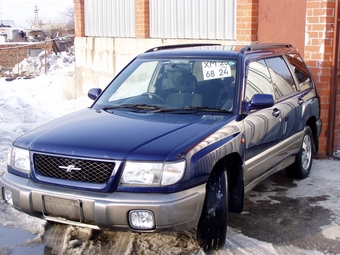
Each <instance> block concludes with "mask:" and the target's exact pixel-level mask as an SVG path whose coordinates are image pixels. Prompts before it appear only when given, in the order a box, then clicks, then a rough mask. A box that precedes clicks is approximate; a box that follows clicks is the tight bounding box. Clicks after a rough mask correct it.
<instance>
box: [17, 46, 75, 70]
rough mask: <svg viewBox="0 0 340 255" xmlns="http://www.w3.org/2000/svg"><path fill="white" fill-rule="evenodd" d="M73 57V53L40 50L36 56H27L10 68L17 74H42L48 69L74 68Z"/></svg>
mask: <svg viewBox="0 0 340 255" xmlns="http://www.w3.org/2000/svg"><path fill="white" fill-rule="evenodd" d="M74 62H75V58H74V56H73V55H71V54H69V53H66V52H61V53H58V54H57V55H56V54H55V53H51V54H49V53H47V51H42V52H41V53H40V54H39V55H38V56H37V57H28V58H26V59H24V60H23V61H22V62H20V63H19V64H16V65H15V67H14V68H13V69H12V73H13V74H17V75H42V74H45V73H47V72H50V71H54V70H58V69H64V68H68V67H72V68H74Z"/></svg>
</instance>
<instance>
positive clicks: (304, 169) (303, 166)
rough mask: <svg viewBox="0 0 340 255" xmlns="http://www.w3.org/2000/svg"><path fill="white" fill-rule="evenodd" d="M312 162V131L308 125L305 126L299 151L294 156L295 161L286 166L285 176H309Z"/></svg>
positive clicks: (297, 177)
mask: <svg viewBox="0 0 340 255" xmlns="http://www.w3.org/2000/svg"><path fill="white" fill-rule="evenodd" d="M312 163H313V133H312V130H311V128H310V127H309V126H306V128H305V134H304V136H303V140H302V143H301V148H300V151H299V153H298V154H297V155H296V156H295V162H294V164H292V165H291V166H289V167H287V168H286V173H287V176H288V177H290V178H294V179H305V178H307V177H308V176H309V172H310V169H311V168H312Z"/></svg>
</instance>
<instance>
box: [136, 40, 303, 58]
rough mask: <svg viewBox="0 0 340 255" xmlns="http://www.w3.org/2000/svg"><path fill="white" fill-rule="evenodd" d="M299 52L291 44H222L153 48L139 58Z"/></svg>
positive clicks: (235, 55) (207, 56) (216, 56)
mask: <svg viewBox="0 0 340 255" xmlns="http://www.w3.org/2000/svg"><path fill="white" fill-rule="evenodd" d="M295 52H297V50H296V48H294V47H293V46H292V45H290V44H251V45H221V44H209V43H208V44H206V43H205V44H200V43H198V44H175V45H164V46H158V47H154V48H151V49H149V50H147V51H146V52H144V53H142V54H141V55H139V56H138V58H147V59H149V58H176V57H181V58H183V57H185V58H195V57H199V58H210V57H212V58H218V57H232V58H236V57H237V56H238V55H239V54H244V55H254V56H258V55H263V54H265V55H268V54H282V53H295Z"/></svg>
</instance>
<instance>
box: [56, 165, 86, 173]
mask: <svg viewBox="0 0 340 255" xmlns="http://www.w3.org/2000/svg"><path fill="white" fill-rule="evenodd" d="M59 168H61V169H66V172H67V173H70V172H71V171H72V170H75V171H80V170H81V168H79V167H75V165H68V166H59Z"/></svg>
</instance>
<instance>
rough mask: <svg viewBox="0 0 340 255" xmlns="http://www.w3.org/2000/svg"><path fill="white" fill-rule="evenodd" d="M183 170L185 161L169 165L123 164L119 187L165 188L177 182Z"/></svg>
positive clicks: (148, 163)
mask: <svg viewBox="0 0 340 255" xmlns="http://www.w3.org/2000/svg"><path fill="white" fill-rule="evenodd" d="M184 170H185V161H184V160H181V161H177V162H171V163H151V162H132V161H128V162H126V164H125V168H124V172H123V175H122V177H121V180H120V184H121V185H153V186H159V185H162V186H165V185H171V184H174V183H176V182H178V181H179V180H180V179H181V178H182V176H183V174H184Z"/></svg>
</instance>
